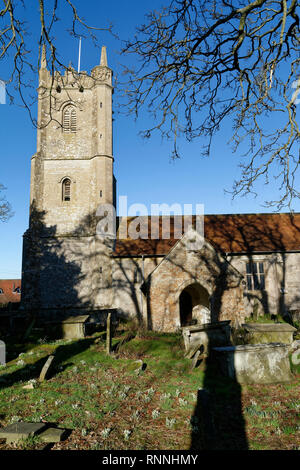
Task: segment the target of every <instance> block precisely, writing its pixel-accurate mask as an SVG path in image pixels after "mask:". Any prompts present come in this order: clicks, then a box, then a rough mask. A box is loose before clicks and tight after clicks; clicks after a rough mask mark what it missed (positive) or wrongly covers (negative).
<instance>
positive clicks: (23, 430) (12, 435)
mask: <svg viewBox="0 0 300 470" xmlns="http://www.w3.org/2000/svg"><path fill="white" fill-rule="evenodd" d="M45 428H46V424H45V423H22V422H21V423H13V424H9V425H8V426H6V427H5V428H1V429H0V439H6V442H7V443H8V444H9V443H11V442H16V441H19V440H22V439H26V438H27V437H32V436H35V435H37V434H39V433H40V432H41V431H42V430H43V429H45Z"/></svg>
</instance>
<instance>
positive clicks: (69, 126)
mask: <svg viewBox="0 0 300 470" xmlns="http://www.w3.org/2000/svg"><path fill="white" fill-rule="evenodd" d="M62 124H63V132H66V133H68V134H70V133H75V132H76V127H77V117H76V109H75V106H73V105H71V104H70V105H68V106H66V107H65V108H64V110H63V123H62Z"/></svg>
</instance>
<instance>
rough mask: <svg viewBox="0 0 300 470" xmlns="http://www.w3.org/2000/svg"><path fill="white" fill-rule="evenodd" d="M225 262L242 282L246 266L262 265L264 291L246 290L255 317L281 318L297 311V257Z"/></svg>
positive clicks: (271, 256) (272, 256)
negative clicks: (258, 263) (248, 263)
mask: <svg viewBox="0 0 300 470" xmlns="http://www.w3.org/2000/svg"><path fill="white" fill-rule="evenodd" d="M228 260H230V262H231V264H232V265H233V266H234V267H236V268H237V269H238V270H239V271H240V272H241V274H243V275H244V276H245V279H246V263H247V262H249V261H253V262H263V263H264V272H265V290H250V291H248V290H246V294H247V296H248V298H249V299H250V302H251V304H252V306H253V308H254V311H255V312H257V314H260V315H262V314H263V313H267V314H270V315H277V314H281V315H283V314H285V313H286V312H288V311H289V310H291V309H297V308H300V253H265V254H253V255H251V256H250V255H248V256H245V255H242V256H238V255H234V256H232V255H231V256H230V255H229V256H228ZM252 311H253V309H252Z"/></svg>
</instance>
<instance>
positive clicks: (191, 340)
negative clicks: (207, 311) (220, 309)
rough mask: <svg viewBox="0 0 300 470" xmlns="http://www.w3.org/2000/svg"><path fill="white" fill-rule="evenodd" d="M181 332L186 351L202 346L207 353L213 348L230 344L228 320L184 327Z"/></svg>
mask: <svg viewBox="0 0 300 470" xmlns="http://www.w3.org/2000/svg"><path fill="white" fill-rule="evenodd" d="M181 330H182V335H183V339H184V345H185V349H186V351H190V350H192V349H193V348H197V346H199V347H200V345H203V347H204V352H205V353H207V352H208V350H209V349H210V348H211V347H213V346H226V345H228V344H230V320H227V321H220V322H216V323H205V324H202V325H193V326H184V327H183V328H181ZM196 350H197V349H196Z"/></svg>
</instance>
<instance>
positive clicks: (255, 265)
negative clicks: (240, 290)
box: [246, 262, 265, 290]
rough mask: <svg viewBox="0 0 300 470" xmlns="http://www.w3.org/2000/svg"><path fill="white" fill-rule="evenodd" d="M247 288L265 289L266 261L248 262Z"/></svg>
mask: <svg viewBox="0 0 300 470" xmlns="http://www.w3.org/2000/svg"><path fill="white" fill-rule="evenodd" d="M246 276H247V289H248V290H263V289H264V288H265V273H264V263H262V262H250V263H246Z"/></svg>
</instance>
